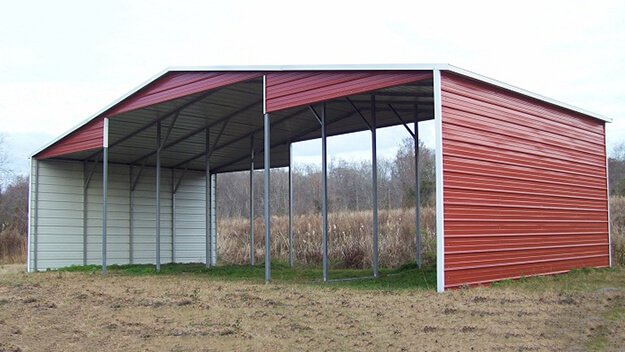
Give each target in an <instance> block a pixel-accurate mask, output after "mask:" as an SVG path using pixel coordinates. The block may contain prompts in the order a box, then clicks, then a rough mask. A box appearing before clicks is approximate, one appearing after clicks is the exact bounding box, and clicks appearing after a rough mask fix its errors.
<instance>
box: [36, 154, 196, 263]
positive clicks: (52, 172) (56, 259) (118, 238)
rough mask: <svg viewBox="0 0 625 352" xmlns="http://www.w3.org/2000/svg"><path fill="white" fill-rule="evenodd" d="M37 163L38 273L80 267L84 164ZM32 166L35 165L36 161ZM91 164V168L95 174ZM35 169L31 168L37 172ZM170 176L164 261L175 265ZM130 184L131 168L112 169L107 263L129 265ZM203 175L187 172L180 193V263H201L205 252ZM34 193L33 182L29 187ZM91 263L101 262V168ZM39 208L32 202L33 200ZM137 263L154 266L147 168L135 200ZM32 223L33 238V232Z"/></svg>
mask: <svg viewBox="0 0 625 352" xmlns="http://www.w3.org/2000/svg"><path fill="white" fill-rule="evenodd" d="M37 162H38V163H40V164H39V170H40V171H39V172H40V176H39V202H38V207H37V211H36V212H34V211H33V212H32V213H33V216H34V215H35V214H36V215H37V216H38V221H37V224H38V228H39V231H38V232H37V233H36V236H37V241H38V246H37V248H38V253H37V259H38V260H37V268H38V270H46V269H56V268H60V267H64V266H69V265H82V263H83V262H82V258H83V205H82V201H83V166H82V163H81V162H73V161H60V160H54V159H49V160H42V161H37ZM33 165H34V163H33ZM92 166H93V163H91V164H89V165H88V170H91V168H92ZM34 169H35V167H34V166H33V172H34ZM168 175H171V173H169V172H166V171H164V172H163V173H162V175H161V182H162V186H161V262H162V263H167V262H170V261H171V250H172V249H171V193H170V189H169V187H165V185H168V184H171V180H170V179H169V176H168ZM129 187H130V186H129V182H128V167H127V166H124V165H115V164H111V165H109V185H108V199H107V201H108V219H107V229H108V234H107V235H108V236H107V262H108V263H109V264H126V263H128V262H129V255H130V253H129V250H130V237H129V225H130V222H129V218H130V214H129V212H128V207H129V198H128V192H129ZM203 187H204V174H203V173H202V172H189V173H188V174H187V175H186V176H185V178H184V179H183V181H182V182H181V185H180V188H179V190H178V194H177V199H176V202H177V209H176V212H177V213H176V217H177V221H176V222H177V224H176V231H177V237H176V246H177V247H176V257H177V258H179V259H178V261H179V262H203V261H204V258H205V253H204V250H203V248H204V241H205V237H204V215H203V214H204V211H205V202H204V196H203V195H204V192H203V191H202V189H203ZM31 188H33V189H34V180H33V183H31ZM87 192H88V193H87V194H88V197H87V200H88V202H87V219H88V220H87V225H88V226H87V250H88V253H87V263H88V264H96V265H99V264H100V263H101V261H102V255H101V248H102V247H101V246H102V167H101V163H100V164H98V165H96V168H95V172H94V174H93V178H92V179H91V183H90V185H89V188H88V190H87ZM30 202H31V206H32V207H33V209H34V207H35V203H34V199H31V200H30ZM134 209H135V213H134V217H133V229H134V241H133V243H134V246H133V247H134V255H133V257H134V262H135V263H154V262H155V257H156V253H155V248H156V245H155V244H156V243H155V226H154V225H155V224H154V222H155V210H156V207H155V173H154V168H146V169H145V170H144V171H143V173H142V176H141V179H140V181H139V183H138V184H137V188H136V190H135V198H134ZM34 223H35V222H34V221H33V219H31V222H30V226H31V234H32V233H33V231H34ZM33 250H34V237H32V238H31V241H30V243H29V251H30V264H31V268H32V267H33V261H34V253H33Z"/></svg>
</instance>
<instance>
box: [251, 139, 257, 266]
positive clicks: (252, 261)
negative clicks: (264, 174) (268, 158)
mask: <svg viewBox="0 0 625 352" xmlns="http://www.w3.org/2000/svg"><path fill="white" fill-rule="evenodd" d="M250 143H251V144H250V145H251V147H250V154H251V155H250V159H251V162H250V164H251V165H250V265H251V266H254V264H255V263H254V259H255V258H254V256H255V255H256V254H255V253H254V135H252V138H251V142H250Z"/></svg>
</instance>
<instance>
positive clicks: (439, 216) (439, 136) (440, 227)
mask: <svg viewBox="0 0 625 352" xmlns="http://www.w3.org/2000/svg"><path fill="white" fill-rule="evenodd" d="M433 73H434V77H433V87H434V125H435V131H436V134H435V135H436V149H435V153H436V155H435V162H436V291H438V292H443V291H445V226H444V224H445V207H444V206H445V204H444V200H443V189H444V186H443V103H442V89H441V71H440V70H434V72H433Z"/></svg>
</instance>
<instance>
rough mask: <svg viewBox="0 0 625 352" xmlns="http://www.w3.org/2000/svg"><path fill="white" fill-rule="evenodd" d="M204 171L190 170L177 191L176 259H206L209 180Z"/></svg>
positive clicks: (177, 260)
mask: <svg viewBox="0 0 625 352" xmlns="http://www.w3.org/2000/svg"><path fill="white" fill-rule="evenodd" d="M204 180H205V175H204V172H187V174H186V175H185V176H184V178H183V179H182V182H181V183H180V188H178V191H177V192H176V262H178V263H200V262H204V261H205V258H206V251H205V248H206V245H205V243H206V234H205V233H204V222H205V219H206V215H205V213H204V211H205V209H206V208H205V204H206V201H205V199H206V192H205V189H206V188H205V187H206V182H205V181H204Z"/></svg>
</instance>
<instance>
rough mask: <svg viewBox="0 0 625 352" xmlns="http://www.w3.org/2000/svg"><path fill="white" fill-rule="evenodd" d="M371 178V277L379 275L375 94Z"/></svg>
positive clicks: (372, 116)
mask: <svg viewBox="0 0 625 352" xmlns="http://www.w3.org/2000/svg"><path fill="white" fill-rule="evenodd" d="M371 124H372V128H371V179H372V183H373V185H372V187H371V190H372V202H373V277H378V276H379V262H378V258H379V251H378V155H377V140H376V128H377V121H376V113H375V96H374V95H372V96H371Z"/></svg>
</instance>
